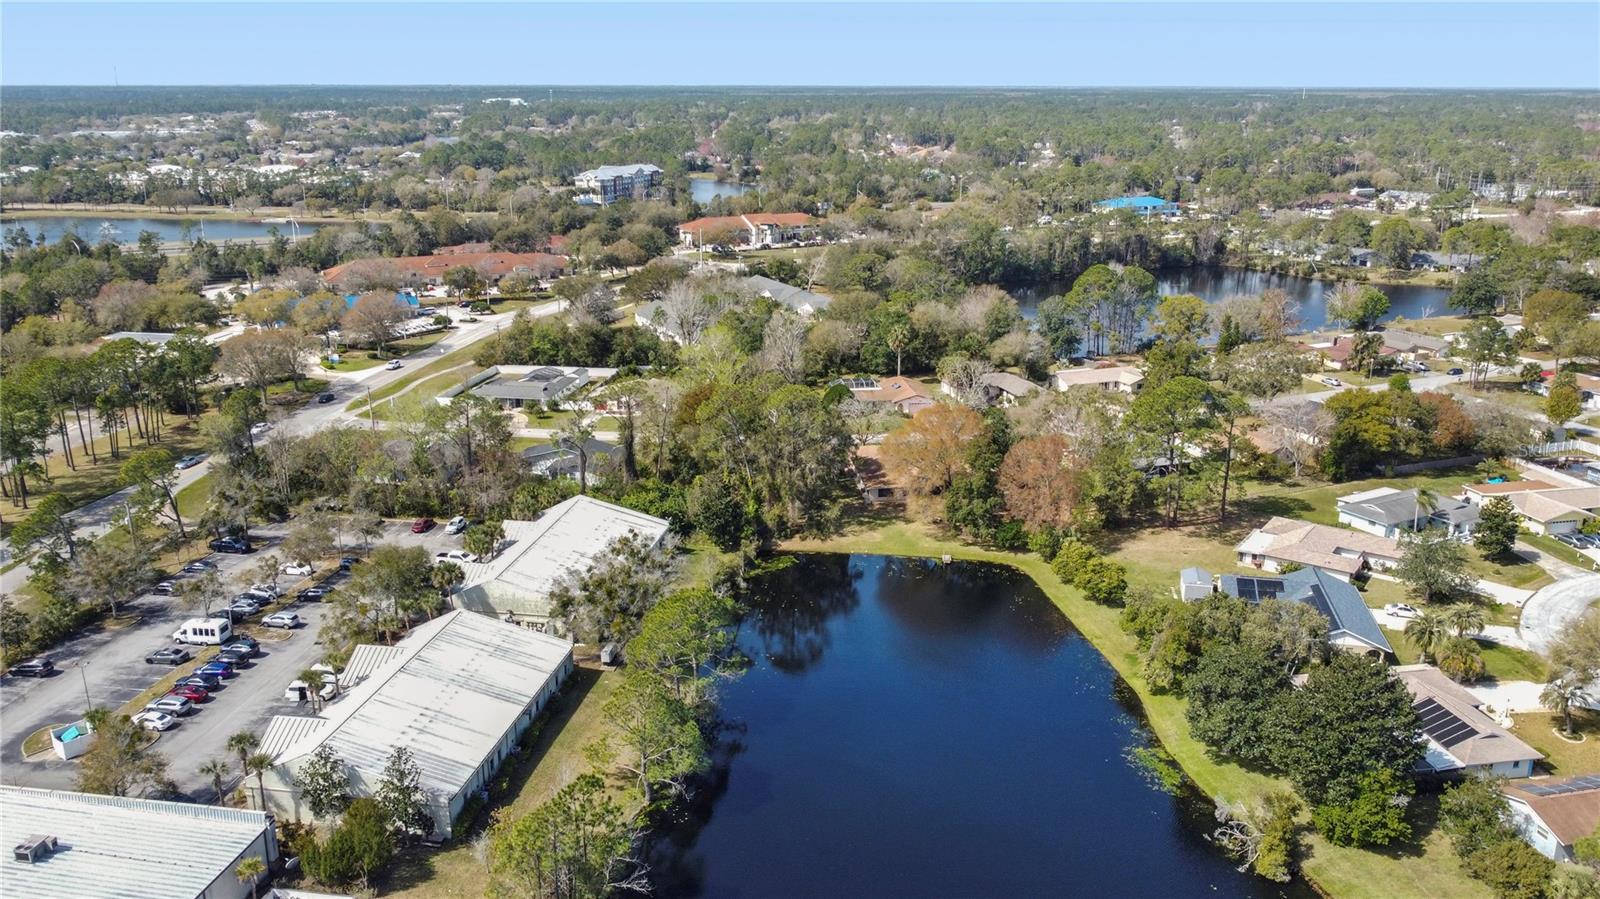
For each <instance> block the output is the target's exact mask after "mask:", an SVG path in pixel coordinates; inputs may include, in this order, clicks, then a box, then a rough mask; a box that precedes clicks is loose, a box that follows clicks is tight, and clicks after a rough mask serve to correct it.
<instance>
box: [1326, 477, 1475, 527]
mask: <svg viewBox="0 0 1600 899" xmlns="http://www.w3.org/2000/svg"><path fill="white" fill-rule="evenodd" d="M1338 509H1339V523H1340V524H1342V525H1347V526H1349V527H1353V528H1355V529H1356V530H1358V531H1365V532H1367V533H1368V534H1372V535H1374V536H1378V537H1392V538H1395V539H1398V538H1399V537H1400V535H1401V534H1403V533H1406V532H1408V531H1418V530H1423V529H1426V528H1429V527H1441V528H1444V529H1445V531H1446V532H1447V533H1449V534H1450V535H1451V536H1452V537H1454V536H1458V535H1461V534H1469V533H1471V532H1472V529H1473V528H1474V527H1475V526H1476V525H1477V523H1478V507H1477V506H1475V505H1473V504H1472V503H1469V502H1467V501H1466V500H1463V499H1455V498H1452V497H1444V496H1438V497H1432V498H1428V499H1424V498H1423V497H1422V495H1421V493H1420V491H1418V490H1417V489H1416V488H1412V489H1410V490H1397V489H1395V488H1393V487H1377V488H1374V489H1372V490H1363V491H1362V492H1360V493H1352V494H1349V495H1347V496H1341V497H1339V503H1338Z"/></svg>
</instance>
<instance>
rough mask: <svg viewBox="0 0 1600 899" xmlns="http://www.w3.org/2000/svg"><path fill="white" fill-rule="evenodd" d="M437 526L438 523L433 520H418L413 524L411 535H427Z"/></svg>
mask: <svg viewBox="0 0 1600 899" xmlns="http://www.w3.org/2000/svg"><path fill="white" fill-rule="evenodd" d="M436 524H438V522H436V521H434V520H433V519H432V518H418V519H417V520H416V521H413V522H411V533H413V534H426V533H427V532H429V531H431V530H433V526H434V525H436Z"/></svg>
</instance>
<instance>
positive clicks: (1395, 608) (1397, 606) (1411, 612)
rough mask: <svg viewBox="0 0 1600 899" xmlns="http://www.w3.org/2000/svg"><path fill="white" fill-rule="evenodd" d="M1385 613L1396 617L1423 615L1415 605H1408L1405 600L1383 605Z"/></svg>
mask: <svg viewBox="0 0 1600 899" xmlns="http://www.w3.org/2000/svg"><path fill="white" fill-rule="evenodd" d="M1383 613H1384V614H1385V615H1390V616H1393V617H1395V618H1416V617H1417V616H1418V615H1421V614H1422V613H1421V612H1418V611H1417V609H1416V607H1415V606H1408V605H1406V604H1405V603H1403V602H1392V603H1389V604H1388V605H1386V606H1384V607H1383Z"/></svg>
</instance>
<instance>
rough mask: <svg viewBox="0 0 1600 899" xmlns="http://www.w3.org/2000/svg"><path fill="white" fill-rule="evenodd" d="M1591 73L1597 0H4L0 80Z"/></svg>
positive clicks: (1262, 80)
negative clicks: (699, 0)
mask: <svg viewBox="0 0 1600 899" xmlns="http://www.w3.org/2000/svg"><path fill="white" fill-rule="evenodd" d="M112 83H120V84H124V85H131V84H159V85H212V84H463V85H466V84H474V85H475V84H506V85H843V86H884V85H937V86H1019V87H1020V86H1043V87H1091V86H1126V87H1162V86H1183V87H1289V88H1300V87H1306V88H1318V87H1417V88H1472V87H1477V88H1517V87H1526V88H1580V89H1600V2H1594V0H1588V2H1578V3H1518V2H1477V3H1474V2H1465V3H1463V2H1455V3H1447V2H1420V3H1376V4H1361V3H1319V2H1291V0H1284V2H1275V3H1267V2H1247V3H1210V2H1189V3H1144V2H1124V3H1115V4H1113V3H1058V4H1045V3H1020V4H1019V3H910V2H892V3H835V4H828V3H782V2H758V0H746V2H740V3H706V4H687V3H642V4H641V3H632V4H625V3H585V4H573V3H454V4H442V3H396V2H358V3H291V2H278V3H246V2H240V3H233V2H209V3H181V2H171V3H137V2H127V3H102V4H83V3H24V2H14V0H5V2H4V3H0V86H4V85H20V84H82V85H105V84H112Z"/></svg>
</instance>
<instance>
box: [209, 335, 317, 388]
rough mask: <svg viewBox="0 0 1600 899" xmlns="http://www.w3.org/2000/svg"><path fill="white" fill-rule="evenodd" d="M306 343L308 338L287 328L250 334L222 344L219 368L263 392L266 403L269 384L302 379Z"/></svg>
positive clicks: (218, 359) (218, 362) (218, 361)
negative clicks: (301, 371) (299, 377)
mask: <svg viewBox="0 0 1600 899" xmlns="http://www.w3.org/2000/svg"><path fill="white" fill-rule="evenodd" d="M305 341H306V338H305V336H304V335H301V334H296V333H294V332H291V331H288V330H286V329H278V330H264V331H246V332H244V333H243V334H240V335H239V336H238V337H235V338H233V339H232V340H228V341H225V342H224V343H223V344H222V351H221V353H220V354H219V355H218V357H217V368H218V370H219V371H221V372H222V373H223V374H225V375H227V376H229V377H231V378H235V379H237V380H238V381H240V382H242V383H243V384H245V385H246V386H247V387H251V388H253V389H256V390H260V391H261V399H262V401H263V402H265V401H266V398H267V385H268V384H273V383H275V382H277V381H281V380H283V379H284V378H289V377H295V378H298V376H299V373H300V364H301V361H302V360H303V358H304V354H305V351H306V347H305Z"/></svg>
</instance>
